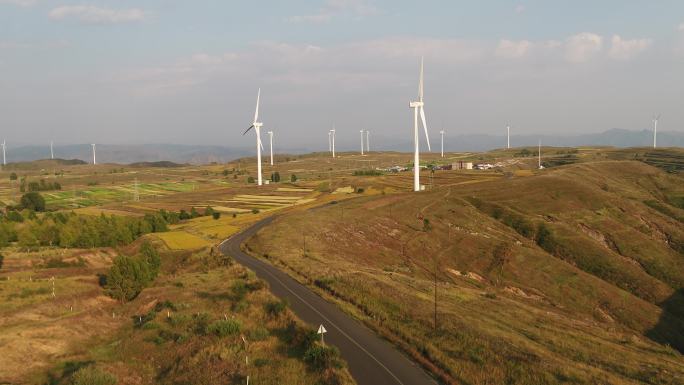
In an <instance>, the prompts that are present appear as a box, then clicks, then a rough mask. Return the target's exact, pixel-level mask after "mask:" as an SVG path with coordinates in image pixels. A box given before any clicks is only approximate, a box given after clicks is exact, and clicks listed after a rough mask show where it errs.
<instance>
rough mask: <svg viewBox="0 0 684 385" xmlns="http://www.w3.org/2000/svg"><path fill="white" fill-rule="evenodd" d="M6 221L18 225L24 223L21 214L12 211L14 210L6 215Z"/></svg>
mask: <svg viewBox="0 0 684 385" xmlns="http://www.w3.org/2000/svg"><path fill="white" fill-rule="evenodd" d="M7 219H8V220H10V221H12V222H19V223H21V222H23V221H24V217H23V216H22V215H21V213H20V212H19V211H14V210H12V211H10V212H8V213H7Z"/></svg>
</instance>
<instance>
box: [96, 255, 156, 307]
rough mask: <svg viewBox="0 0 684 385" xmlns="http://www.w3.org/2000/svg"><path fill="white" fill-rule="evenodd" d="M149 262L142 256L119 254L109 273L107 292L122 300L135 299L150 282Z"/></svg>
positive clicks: (106, 285)
mask: <svg viewBox="0 0 684 385" xmlns="http://www.w3.org/2000/svg"><path fill="white" fill-rule="evenodd" d="M150 280H151V277H150V271H149V268H148V265H147V263H145V262H144V261H143V260H142V259H140V258H135V257H129V256H125V255H119V256H117V257H116V258H114V264H113V265H112V267H111V268H110V269H109V273H108V274H107V283H106V284H105V293H107V295H109V296H110V297H112V298H114V299H117V300H119V301H121V302H126V301H130V300H132V299H134V298H135V297H137V296H138V294H140V292H141V291H142V290H143V289H144V288H145V286H147V284H148V283H149V282H150Z"/></svg>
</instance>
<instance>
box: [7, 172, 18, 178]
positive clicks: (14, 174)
mask: <svg viewBox="0 0 684 385" xmlns="http://www.w3.org/2000/svg"><path fill="white" fill-rule="evenodd" d="M9 178H10V180H17V179H18V177H17V173H16V172H13V173H11V174H10V176H9Z"/></svg>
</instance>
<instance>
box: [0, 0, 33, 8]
mask: <svg viewBox="0 0 684 385" xmlns="http://www.w3.org/2000/svg"><path fill="white" fill-rule="evenodd" d="M0 4H12V5H18V6H20V7H30V6H32V5H35V4H36V0H0Z"/></svg>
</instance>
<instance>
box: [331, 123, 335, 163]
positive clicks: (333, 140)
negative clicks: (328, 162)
mask: <svg viewBox="0 0 684 385" xmlns="http://www.w3.org/2000/svg"><path fill="white" fill-rule="evenodd" d="M330 135H331V137H332V142H331V143H332V144H331V148H332V157H333V158H334V157H335V126H333V129H332V130H330Z"/></svg>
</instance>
